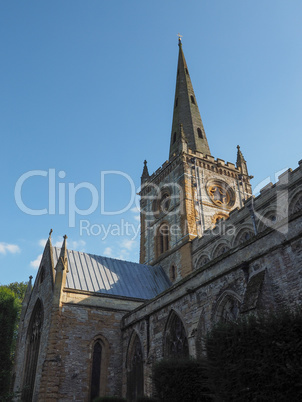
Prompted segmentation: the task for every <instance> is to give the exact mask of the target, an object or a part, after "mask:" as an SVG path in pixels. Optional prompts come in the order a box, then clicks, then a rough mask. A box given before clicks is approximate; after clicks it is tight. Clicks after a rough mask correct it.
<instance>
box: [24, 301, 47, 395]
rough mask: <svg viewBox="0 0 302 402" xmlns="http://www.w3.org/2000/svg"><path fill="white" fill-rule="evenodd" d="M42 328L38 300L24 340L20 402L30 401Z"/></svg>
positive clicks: (40, 306) (41, 311)
mask: <svg viewBox="0 0 302 402" xmlns="http://www.w3.org/2000/svg"><path fill="white" fill-rule="evenodd" d="M42 327H43V307H42V303H41V300H40V299H38V300H37V302H36V304H35V307H34V309H33V312H32V316H31V319H30V323H29V326H28V332H27V338H26V347H27V352H26V365H25V374H24V382H23V392H22V401H25V402H27V401H28V402H30V401H32V397H33V392H34V385H35V379H36V369H37V363H38V357H39V349H40V340H41V333H42Z"/></svg>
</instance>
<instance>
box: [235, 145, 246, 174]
mask: <svg viewBox="0 0 302 402" xmlns="http://www.w3.org/2000/svg"><path fill="white" fill-rule="evenodd" d="M237 168H238V169H239V170H240V172H241V174H244V175H247V176H248V170H247V164H246V160H245V159H244V156H243V154H242V152H241V149H240V146H239V145H237Z"/></svg>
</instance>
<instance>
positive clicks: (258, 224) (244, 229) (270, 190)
mask: <svg viewBox="0 0 302 402" xmlns="http://www.w3.org/2000/svg"><path fill="white" fill-rule="evenodd" d="M301 211H302V163H299V167H298V168H297V169H295V170H294V171H292V169H288V170H287V171H285V172H284V173H282V174H281V175H279V176H278V181H277V182H276V183H275V184H273V183H268V184H266V185H265V186H264V187H263V188H262V189H260V194H259V195H258V196H257V197H255V196H252V197H250V198H248V199H247V200H246V201H245V202H244V206H243V207H242V208H240V209H238V208H236V209H234V210H233V211H231V212H230V215H229V218H228V219H226V220H220V221H218V222H217V224H216V225H215V227H213V228H212V229H208V230H206V231H204V233H203V235H202V237H200V238H196V239H195V240H193V242H192V252H193V264H194V269H198V268H200V267H201V266H202V264H205V263H207V262H209V261H211V260H213V259H215V258H217V257H218V256H220V255H223V254H224V253H227V252H228V251H229V250H231V249H232V248H235V247H237V246H238V245H240V244H243V243H245V242H247V243H248V242H250V241H252V239H253V238H254V237H256V236H258V235H259V233H261V232H264V231H265V230H278V231H280V232H281V233H283V234H284V235H285V236H286V231H287V229H288V222H289V220H290V219H291V216H293V215H294V214H296V213H298V212H299V213H301Z"/></svg>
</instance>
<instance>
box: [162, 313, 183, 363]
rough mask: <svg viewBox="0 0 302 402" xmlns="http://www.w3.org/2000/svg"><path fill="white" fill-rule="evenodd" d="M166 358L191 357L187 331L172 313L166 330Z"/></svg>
mask: <svg viewBox="0 0 302 402" xmlns="http://www.w3.org/2000/svg"><path fill="white" fill-rule="evenodd" d="M165 356H166V357H170V358H183V357H188V356H189V346H188V339H187V335H186V331H185V328H184V325H183V323H182V321H181V319H180V318H179V317H178V315H176V314H175V313H172V315H171V317H170V319H169V322H168V326H167V330H166V344H165Z"/></svg>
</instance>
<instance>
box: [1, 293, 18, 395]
mask: <svg viewBox="0 0 302 402" xmlns="http://www.w3.org/2000/svg"><path fill="white" fill-rule="evenodd" d="M19 310H20V302H19V301H18V299H17V298H16V296H15V293H14V292H13V291H12V290H10V289H8V288H7V287H5V286H2V287H0V344H1V348H0V362H1V363H0V397H1V400H4V398H5V395H7V394H8V392H9V388H10V375H11V368H12V352H13V346H14V342H13V340H14V331H15V326H16V321H17V318H18V312H19Z"/></svg>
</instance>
